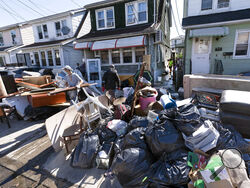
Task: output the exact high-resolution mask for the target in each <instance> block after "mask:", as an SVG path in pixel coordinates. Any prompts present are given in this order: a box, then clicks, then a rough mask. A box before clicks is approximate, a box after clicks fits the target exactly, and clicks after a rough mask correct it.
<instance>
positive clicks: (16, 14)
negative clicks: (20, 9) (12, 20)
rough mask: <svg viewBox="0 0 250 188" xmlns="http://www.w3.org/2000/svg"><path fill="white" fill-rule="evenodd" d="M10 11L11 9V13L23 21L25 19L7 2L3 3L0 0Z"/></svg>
mask: <svg viewBox="0 0 250 188" xmlns="http://www.w3.org/2000/svg"><path fill="white" fill-rule="evenodd" d="M0 1H1V2H2V3H3V4H4V5H5V6H6V7H7V8H8V9H9V10H10V11H12V12H13V13H12V14H15V16H16V17H17V18H19V17H20V18H21V19H22V20H24V21H27V20H26V19H25V18H24V17H22V16H21V15H20V14H19V13H17V12H16V11H15V10H14V9H12V8H11V7H10V6H9V5H8V4H7V3H5V1H4V0H0Z"/></svg>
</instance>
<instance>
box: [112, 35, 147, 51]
mask: <svg viewBox="0 0 250 188" xmlns="http://www.w3.org/2000/svg"><path fill="white" fill-rule="evenodd" d="M136 46H145V36H136V37H128V38H121V39H118V40H117V43H116V48H130V47H136Z"/></svg>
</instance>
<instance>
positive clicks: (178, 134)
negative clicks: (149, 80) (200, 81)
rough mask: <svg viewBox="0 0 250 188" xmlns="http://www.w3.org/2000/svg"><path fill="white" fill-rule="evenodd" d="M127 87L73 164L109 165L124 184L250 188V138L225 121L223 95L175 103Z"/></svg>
mask: <svg viewBox="0 0 250 188" xmlns="http://www.w3.org/2000/svg"><path fill="white" fill-rule="evenodd" d="M124 91H125V92H124V94H125V95H124V96H125V99H124V98H119V99H117V100H116V101H114V102H113V104H115V105H113V106H112V108H113V109H112V110H111V111H112V112H111V113H110V112H108V111H104V112H103V113H102V116H103V117H105V118H103V119H102V120H101V121H100V122H99V123H98V124H97V126H96V127H95V128H89V129H88V130H86V131H84V132H83V133H82V134H81V136H80V139H79V142H78V144H77V146H76V147H75V149H74V150H73V153H72V154H71V165H72V167H76V168H93V167H96V168H101V169H106V170H107V171H106V173H105V176H106V181H109V180H110V179H112V178H113V177H114V176H116V177H117V178H118V180H119V182H120V183H121V185H122V186H123V187H168V186H171V187H182V186H184V187H185V186H187V185H188V187H199V188H202V187H241V188H243V187H249V186H250V184H249V183H250V180H249V173H250V146H249V142H248V141H247V140H246V139H244V138H243V137H242V136H241V134H240V133H239V132H238V131H237V130H236V129H235V128H234V127H233V126H230V125H226V124H223V123H221V121H220V117H219V112H218V111H219V109H218V105H219V104H218V100H220V99H219V98H217V97H214V96H213V95H209V94H202V95H196V96H195V97H193V98H190V99H186V100H183V101H175V100H173V99H172V98H171V95H170V94H169V93H168V92H167V91H164V90H163V89H161V90H156V89H154V88H152V87H150V86H146V87H142V88H141V89H139V90H138V88H135V90H134V89H133V88H125V89H124ZM128 91H130V92H128ZM133 92H134V93H133ZM119 93H120V94H119V96H121V92H119ZM157 99H158V100H157ZM117 101H120V102H117ZM204 107H205V108H204ZM133 108H134V109H133ZM214 108H216V109H214ZM211 109H214V110H211ZM133 110H134V111H133ZM248 136H249V134H248ZM248 138H249V137H248Z"/></svg>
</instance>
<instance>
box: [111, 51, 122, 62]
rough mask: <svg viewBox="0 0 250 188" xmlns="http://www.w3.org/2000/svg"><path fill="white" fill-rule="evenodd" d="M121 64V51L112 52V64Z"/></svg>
mask: <svg viewBox="0 0 250 188" xmlns="http://www.w3.org/2000/svg"><path fill="white" fill-rule="evenodd" d="M118 63H120V50H112V64H118Z"/></svg>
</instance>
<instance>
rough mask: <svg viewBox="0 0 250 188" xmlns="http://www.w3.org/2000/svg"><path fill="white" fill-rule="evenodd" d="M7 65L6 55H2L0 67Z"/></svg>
mask: <svg viewBox="0 0 250 188" xmlns="http://www.w3.org/2000/svg"><path fill="white" fill-rule="evenodd" d="M4 66H5V57H3V56H0V67H4Z"/></svg>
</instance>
